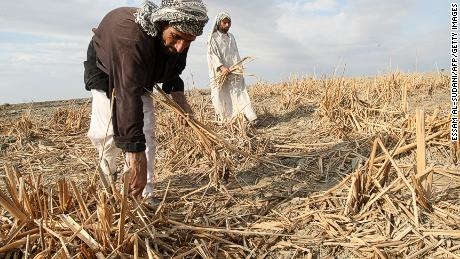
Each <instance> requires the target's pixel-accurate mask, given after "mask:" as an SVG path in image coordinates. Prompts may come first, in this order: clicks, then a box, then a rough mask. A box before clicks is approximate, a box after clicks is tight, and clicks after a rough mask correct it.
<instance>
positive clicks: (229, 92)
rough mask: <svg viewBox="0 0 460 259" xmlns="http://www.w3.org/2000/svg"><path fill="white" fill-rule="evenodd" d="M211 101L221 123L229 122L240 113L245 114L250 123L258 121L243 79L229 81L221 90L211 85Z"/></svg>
mask: <svg viewBox="0 0 460 259" xmlns="http://www.w3.org/2000/svg"><path fill="white" fill-rule="evenodd" d="M211 101H212V104H213V105H214V109H215V111H216V114H217V116H218V117H219V120H221V121H228V120H230V119H231V118H233V117H234V116H236V115H237V114H238V113H243V114H244V116H245V117H246V119H247V120H248V121H253V120H255V119H257V115H256V113H255V112H254V109H253V108H252V105H251V100H250V99H249V94H248V90H247V89H246V85H245V83H244V80H242V79H239V80H238V79H236V80H235V79H233V80H232V79H227V80H226V82H225V83H224V84H223V85H222V87H220V88H219V87H215V86H214V85H213V84H211Z"/></svg>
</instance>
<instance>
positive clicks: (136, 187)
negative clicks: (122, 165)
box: [128, 151, 147, 197]
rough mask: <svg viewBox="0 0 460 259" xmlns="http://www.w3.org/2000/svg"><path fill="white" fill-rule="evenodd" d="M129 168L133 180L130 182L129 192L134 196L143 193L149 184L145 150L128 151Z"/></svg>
mask: <svg viewBox="0 0 460 259" xmlns="http://www.w3.org/2000/svg"><path fill="white" fill-rule="evenodd" d="M128 159H129V168H130V169H131V181H130V183H129V191H128V192H129V193H130V194H131V195H133V196H134V197H137V196H139V195H140V194H142V191H143V190H144V187H145V185H146V184H147V157H146V156H145V151H142V152H136V153H132V152H129V153H128Z"/></svg>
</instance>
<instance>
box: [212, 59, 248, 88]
mask: <svg viewBox="0 0 460 259" xmlns="http://www.w3.org/2000/svg"><path fill="white" fill-rule="evenodd" d="M253 60H254V58H253V57H244V58H242V59H241V60H240V61H239V62H237V63H236V64H234V65H232V66H231V67H229V70H230V73H229V74H227V75H224V74H221V73H220V72H219V74H218V75H217V77H216V78H212V79H211V85H212V86H213V87H217V88H221V87H222V85H223V84H224V83H225V81H226V80H230V77H231V76H232V75H239V76H254V75H253V74H248V73H246V72H245V69H244V66H245V65H246V64H248V63H249V62H251V61H253Z"/></svg>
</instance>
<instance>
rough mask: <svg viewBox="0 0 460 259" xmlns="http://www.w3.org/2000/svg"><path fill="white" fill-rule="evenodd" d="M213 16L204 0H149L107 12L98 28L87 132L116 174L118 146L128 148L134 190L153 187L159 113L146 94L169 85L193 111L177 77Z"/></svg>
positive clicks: (88, 78) (88, 65)
mask: <svg viewBox="0 0 460 259" xmlns="http://www.w3.org/2000/svg"><path fill="white" fill-rule="evenodd" d="M207 21H208V17H207V9H206V7H205V5H204V4H203V3H202V2H201V0H188V1H181V0H163V1H162V4H161V6H160V7H158V6H156V5H155V4H153V3H152V2H148V1H147V2H145V4H144V6H143V7H142V8H129V7H122V8H118V9H115V10H113V11H111V12H109V13H108V14H107V15H106V16H105V17H104V18H103V19H102V21H101V23H100V24H99V26H98V28H96V29H93V32H94V36H93V38H92V40H91V42H90V44H89V47H88V53H87V61H85V62H84V65H85V87H86V89H87V90H90V91H91V94H92V97H93V102H92V111H91V124H90V129H89V132H88V137H89V138H90V139H91V141H92V143H93V144H94V145H95V146H96V148H97V149H98V151H99V155H100V157H102V159H103V160H106V161H107V163H108V165H109V167H110V171H111V173H114V172H115V170H116V158H117V157H118V155H119V154H120V152H121V151H122V150H123V151H125V152H126V154H127V157H126V160H127V166H129V167H130V169H131V175H132V177H131V182H130V192H131V194H132V195H134V196H138V195H140V194H141V193H143V195H144V196H148V197H152V196H151V194H152V193H153V176H154V172H153V170H154V160H155V139H154V124H155V118H154V113H155V112H154V106H153V101H152V100H151V98H150V97H149V96H148V95H147V93H148V91H151V90H152V88H153V85H154V84H155V83H163V90H164V91H165V92H166V93H168V94H171V96H172V98H173V99H174V100H175V101H176V102H177V103H178V104H179V105H180V106H181V107H182V108H183V109H184V110H185V111H186V112H188V113H192V110H191V108H190V106H189V104H188V103H187V100H186V98H185V95H184V83H183V81H182V79H181V78H180V77H179V75H180V74H181V72H182V70H183V69H184V68H185V64H186V58H187V52H188V49H189V46H190V43H191V42H192V41H194V40H195V38H196V37H197V36H199V35H201V34H202V32H203V27H204V25H205V24H206V22H207ZM110 123H112V125H110ZM109 125H110V126H109ZM106 132H108V134H107V137H106ZM144 187H145V188H144Z"/></svg>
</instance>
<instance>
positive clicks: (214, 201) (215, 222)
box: [0, 72, 460, 258]
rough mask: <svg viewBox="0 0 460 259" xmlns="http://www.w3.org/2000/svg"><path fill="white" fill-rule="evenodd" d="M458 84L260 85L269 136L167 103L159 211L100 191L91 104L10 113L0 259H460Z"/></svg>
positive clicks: (160, 100) (163, 99)
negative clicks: (454, 121)
mask: <svg viewBox="0 0 460 259" xmlns="http://www.w3.org/2000/svg"><path fill="white" fill-rule="evenodd" d="M449 80H450V78H449V77H448V76H447V75H445V74H442V73H429V74H406V73H400V72H395V73H391V74H385V75H381V76H377V77H369V78H364V77H363V78H344V77H341V76H327V77H326V76H325V77H323V78H314V77H306V76H305V77H302V76H292V77H291V78H289V79H288V80H287V81H286V82H283V83H278V84H265V83H258V84H256V85H254V86H252V87H251V89H250V95H251V98H252V102H253V105H254V107H255V109H256V111H257V114H258V115H259V119H260V123H259V124H258V126H257V128H254V127H249V126H248V125H247V123H246V122H245V121H244V120H243V119H242V118H235V119H234V120H233V121H232V122H229V123H227V124H224V125H221V124H219V123H217V122H216V118H215V116H214V111H213V107H212V104H211V100H210V95H209V90H191V91H188V92H187V96H188V99H189V102H190V103H191V105H192V108H193V110H194V111H195V116H194V117H187V116H185V115H184V114H183V112H182V111H181V109H180V108H179V107H177V106H176V105H175V103H174V102H172V101H171V100H170V99H169V98H168V97H167V96H164V95H163V94H161V93H160V92H155V93H154V94H153V95H152V98H154V99H155V100H156V111H157V112H156V115H157V118H156V120H157V127H156V137H157V152H156V153H157V160H156V165H155V168H156V172H155V174H156V181H155V195H156V197H158V198H159V199H160V200H161V201H162V202H161V205H160V206H159V207H158V208H156V209H155V210H151V209H148V208H146V207H145V206H144V205H143V204H142V201H141V200H139V199H134V198H132V197H130V196H128V195H127V193H126V186H124V185H123V183H122V182H121V181H120V180H119V179H118V180H116V181H109V185H110V186H108V187H109V188H104V186H103V185H102V183H101V180H100V179H99V174H98V171H97V169H96V165H97V164H98V158H97V152H96V150H95V149H94V148H93V146H92V145H91V143H90V142H89V140H88V139H87V137H86V132H87V129H88V125H89V114H90V102H91V100H74V101H65V102H51V103H36V104H21V105H3V106H0V178H1V179H0V205H1V207H0V258H334V257H336V258H426V257H430V258H460V228H459V226H460V216H459V215H460V199H459V194H460V166H459V165H458V160H460V144H459V143H458V142H457V143H451V142H449V123H450V119H449V113H450V110H449V104H450V102H449V95H448V92H449ZM180 116H182V117H184V119H185V120H187V121H188V124H189V126H188V127H185V126H180V124H179V123H178V117H180ZM122 166H123V165H122V158H121V157H120V165H119V167H120V169H121V168H122ZM119 177H120V174H119ZM125 177H128V178H129V177H130V176H129V172H127V173H126V175H125ZM109 180H110V179H109ZM126 182H128V181H126Z"/></svg>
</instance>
